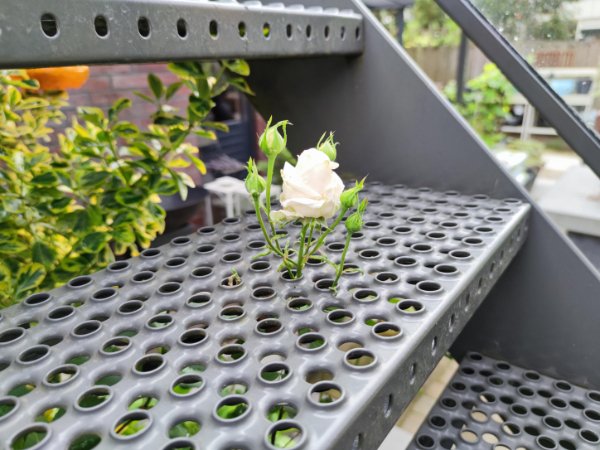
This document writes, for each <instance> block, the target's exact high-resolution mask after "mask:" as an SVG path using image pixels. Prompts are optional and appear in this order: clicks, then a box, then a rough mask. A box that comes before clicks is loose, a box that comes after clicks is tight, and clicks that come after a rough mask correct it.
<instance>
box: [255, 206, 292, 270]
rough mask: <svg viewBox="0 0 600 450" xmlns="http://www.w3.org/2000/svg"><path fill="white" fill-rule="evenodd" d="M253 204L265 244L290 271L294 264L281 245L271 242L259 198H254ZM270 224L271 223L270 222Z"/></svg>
mask: <svg viewBox="0 0 600 450" xmlns="http://www.w3.org/2000/svg"><path fill="white" fill-rule="evenodd" d="M252 202H253V203H254V209H255V211H256V217H257V219H258V224H259V225H260V229H261V231H262V234H263V236H264V238H265V242H266V243H267V246H268V247H269V249H270V250H271V251H272V252H273V253H275V254H276V255H277V256H279V257H281V258H282V259H283V263H284V264H285V266H286V267H287V268H288V270H289V269H290V264H293V262H290V261H289V260H288V258H287V256H286V255H285V254H284V253H283V252H282V251H281V249H280V247H279V244H277V245H274V244H273V241H272V240H271V236H269V233H268V232H267V228H266V227H265V222H264V220H263V218H262V214H261V212H260V203H259V200H258V198H257V197H253V198H252ZM269 223H270V222H269Z"/></svg>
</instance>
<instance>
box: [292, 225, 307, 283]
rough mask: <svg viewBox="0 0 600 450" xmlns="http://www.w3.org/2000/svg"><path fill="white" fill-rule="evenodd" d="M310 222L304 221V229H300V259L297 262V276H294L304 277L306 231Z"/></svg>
mask: <svg viewBox="0 0 600 450" xmlns="http://www.w3.org/2000/svg"><path fill="white" fill-rule="evenodd" d="M309 226H310V222H304V223H303V224H302V230H301V231H300V248H299V249H298V261H297V263H296V276H295V277H294V278H301V277H302V269H303V268H304V248H305V246H306V232H307V231H308V227H309Z"/></svg>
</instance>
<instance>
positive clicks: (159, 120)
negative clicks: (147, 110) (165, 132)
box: [153, 113, 185, 127]
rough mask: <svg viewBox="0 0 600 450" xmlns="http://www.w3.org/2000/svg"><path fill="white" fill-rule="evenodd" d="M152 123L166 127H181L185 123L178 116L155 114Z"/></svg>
mask: <svg viewBox="0 0 600 450" xmlns="http://www.w3.org/2000/svg"><path fill="white" fill-rule="evenodd" d="M153 123H155V124H156V125H164V126H167V127H171V126H177V125H183V124H184V123H185V119H184V118H183V117H180V116H172V115H168V114H162V113H160V114H157V115H156V116H154V120H153Z"/></svg>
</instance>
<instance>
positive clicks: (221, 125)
mask: <svg viewBox="0 0 600 450" xmlns="http://www.w3.org/2000/svg"><path fill="white" fill-rule="evenodd" d="M202 126H203V127H206V128H212V129H214V130H218V131H223V132H224V133H227V132H229V126H228V125H227V124H226V123H223V122H209V121H206V122H202Z"/></svg>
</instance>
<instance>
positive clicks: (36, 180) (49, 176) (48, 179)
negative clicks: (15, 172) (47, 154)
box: [31, 172, 58, 186]
mask: <svg viewBox="0 0 600 450" xmlns="http://www.w3.org/2000/svg"><path fill="white" fill-rule="evenodd" d="M31 182H32V183H33V184H38V185H41V186H53V185H55V184H56V183H58V175H56V173H54V172H44V173H42V174H40V175H37V176H35V177H33V178H32V179H31Z"/></svg>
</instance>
